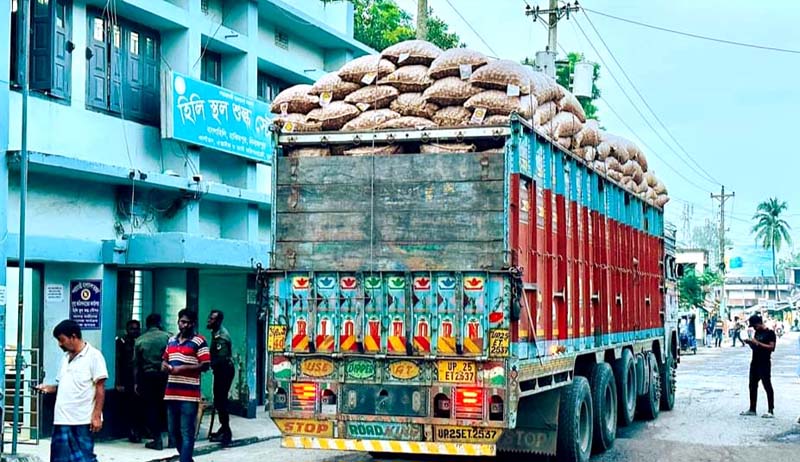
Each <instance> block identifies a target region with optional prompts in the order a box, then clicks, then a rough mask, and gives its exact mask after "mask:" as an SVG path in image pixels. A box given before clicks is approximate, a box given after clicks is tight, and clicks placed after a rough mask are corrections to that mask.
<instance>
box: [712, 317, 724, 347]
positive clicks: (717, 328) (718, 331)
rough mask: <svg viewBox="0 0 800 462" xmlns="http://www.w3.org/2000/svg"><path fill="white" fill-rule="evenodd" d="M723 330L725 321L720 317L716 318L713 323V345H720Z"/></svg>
mask: <svg viewBox="0 0 800 462" xmlns="http://www.w3.org/2000/svg"><path fill="white" fill-rule="evenodd" d="M724 330H725V323H724V322H723V321H722V318H717V320H716V322H715V323H714V346H715V347H717V348H720V347H722V332H723V331H724Z"/></svg>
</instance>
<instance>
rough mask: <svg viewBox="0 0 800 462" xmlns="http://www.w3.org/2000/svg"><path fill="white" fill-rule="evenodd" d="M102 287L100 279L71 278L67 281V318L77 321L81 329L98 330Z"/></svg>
mask: <svg viewBox="0 0 800 462" xmlns="http://www.w3.org/2000/svg"><path fill="white" fill-rule="evenodd" d="M102 287H103V281H102V280H100V279H73V280H72V281H70V282H69V319H71V320H72V321H75V322H77V323H78V325H79V326H80V328H81V329H82V330H100V308H101V307H102V304H103V302H102V300H103V289H102Z"/></svg>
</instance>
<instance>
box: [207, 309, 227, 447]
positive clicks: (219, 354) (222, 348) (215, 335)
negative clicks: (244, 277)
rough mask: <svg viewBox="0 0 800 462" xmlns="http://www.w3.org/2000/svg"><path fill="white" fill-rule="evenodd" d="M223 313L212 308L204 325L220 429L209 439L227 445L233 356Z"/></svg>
mask: <svg viewBox="0 0 800 462" xmlns="http://www.w3.org/2000/svg"><path fill="white" fill-rule="evenodd" d="M224 319H225V315H224V314H223V313H222V311H220V310H212V311H211V313H210V314H209V315H208V321H207V322H206V327H207V328H208V329H210V330H211V370H212V371H213V372H214V410H216V411H217V415H218V416H219V424H220V429H219V431H218V432H216V433H214V434H212V435H211V441H216V442H219V443H222V445H223V446H227V445H229V444H230V443H231V438H232V437H233V435H232V433H231V426H230V413H229V412H228V393H229V392H230V389H231V383H233V374H234V366H233V357H232V353H231V336H230V334H229V333H228V329H226V328H224V327H223V326H222V321H223V320H224Z"/></svg>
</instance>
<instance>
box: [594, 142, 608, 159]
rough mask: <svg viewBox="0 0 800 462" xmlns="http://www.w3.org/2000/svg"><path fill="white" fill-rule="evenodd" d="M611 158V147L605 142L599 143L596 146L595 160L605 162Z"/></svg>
mask: <svg viewBox="0 0 800 462" xmlns="http://www.w3.org/2000/svg"><path fill="white" fill-rule="evenodd" d="M610 156H611V145H610V144H608V143H607V142H605V141H601V142H600V144H598V145H597V158H598V159H600V160H602V161H605V160H606V159H608V158H609V157H610Z"/></svg>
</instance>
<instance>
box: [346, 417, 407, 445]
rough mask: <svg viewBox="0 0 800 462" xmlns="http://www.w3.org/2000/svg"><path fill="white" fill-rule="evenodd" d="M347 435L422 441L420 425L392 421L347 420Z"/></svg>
mask: <svg viewBox="0 0 800 462" xmlns="http://www.w3.org/2000/svg"><path fill="white" fill-rule="evenodd" d="M345 428H346V430H347V436H348V437H349V438H353V439H365V440H400V441H422V425H420V424H401V423H393V422H347V423H346V424H345Z"/></svg>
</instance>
